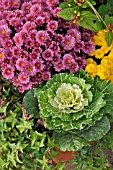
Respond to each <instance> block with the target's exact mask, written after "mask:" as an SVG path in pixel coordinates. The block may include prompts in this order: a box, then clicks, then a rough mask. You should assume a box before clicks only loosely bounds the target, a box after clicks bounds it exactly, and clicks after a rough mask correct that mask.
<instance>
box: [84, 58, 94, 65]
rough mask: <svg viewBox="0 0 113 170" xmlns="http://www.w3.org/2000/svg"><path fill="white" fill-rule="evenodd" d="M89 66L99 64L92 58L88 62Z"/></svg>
mask: <svg viewBox="0 0 113 170" xmlns="http://www.w3.org/2000/svg"><path fill="white" fill-rule="evenodd" d="M88 64H97V63H96V62H95V61H94V60H93V59H92V58H88V59H87V60H86V65H88Z"/></svg>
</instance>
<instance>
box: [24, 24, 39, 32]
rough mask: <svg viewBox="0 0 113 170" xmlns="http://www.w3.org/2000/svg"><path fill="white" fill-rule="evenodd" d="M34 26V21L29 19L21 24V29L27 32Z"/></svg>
mask: <svg viewBox="0 0 113 170" xmlns="http://www.w3.org/2000/svg"><path fill="white" fill-rule="evenodd" d="M35 28H36V24H35V23H34V22H31V21H27V22H26V23H25V24H24V25H23V29H24V30H25V31H27V32H29V31H31V30H32V29H35Z"/></svg>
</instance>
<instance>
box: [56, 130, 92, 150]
mask: <svg viewBox="0 0 113 170" xmlns="http://www.w3.org/2000/svg"><path fill="white" fill-rule="evenodd" d="M53 137H54V139H55V145H56V146H57V147H58V148H60V149H61V150H62V151H66V150H71V151H76V150H80V149H81V148H82V147H83V146H86V145H89V142H87V140H85V139H84V138H82V137H79V136H77V135H76V134H71V133H68V132H61V133H57V132H54V134H53Z"/></svg>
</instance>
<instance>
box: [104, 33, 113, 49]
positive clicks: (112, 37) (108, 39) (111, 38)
mask: <svg viewBox="0 0 113 170" xmlns="http://www.w3.org/2000/svg"><path fill="white" fill-rule="evenodd" d="M105 40H106V43H107V45H108V47H109V46H110V45H111V44H112V41H113V33H112V32H106V33H105Z"/></svg>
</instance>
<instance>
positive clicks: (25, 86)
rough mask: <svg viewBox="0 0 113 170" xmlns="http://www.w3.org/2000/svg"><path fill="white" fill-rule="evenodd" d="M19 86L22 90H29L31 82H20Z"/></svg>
mask: <svg viewBox="0 0 113 170" xmlns="http://www.w3.org/2000/svg"><path fill="white" fill-rule="evenodd" d="M21 87H22V89H23V90H24V91H25V90H29V89H31V88H32V84H31V83H26V84H21Z"/></svg>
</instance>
